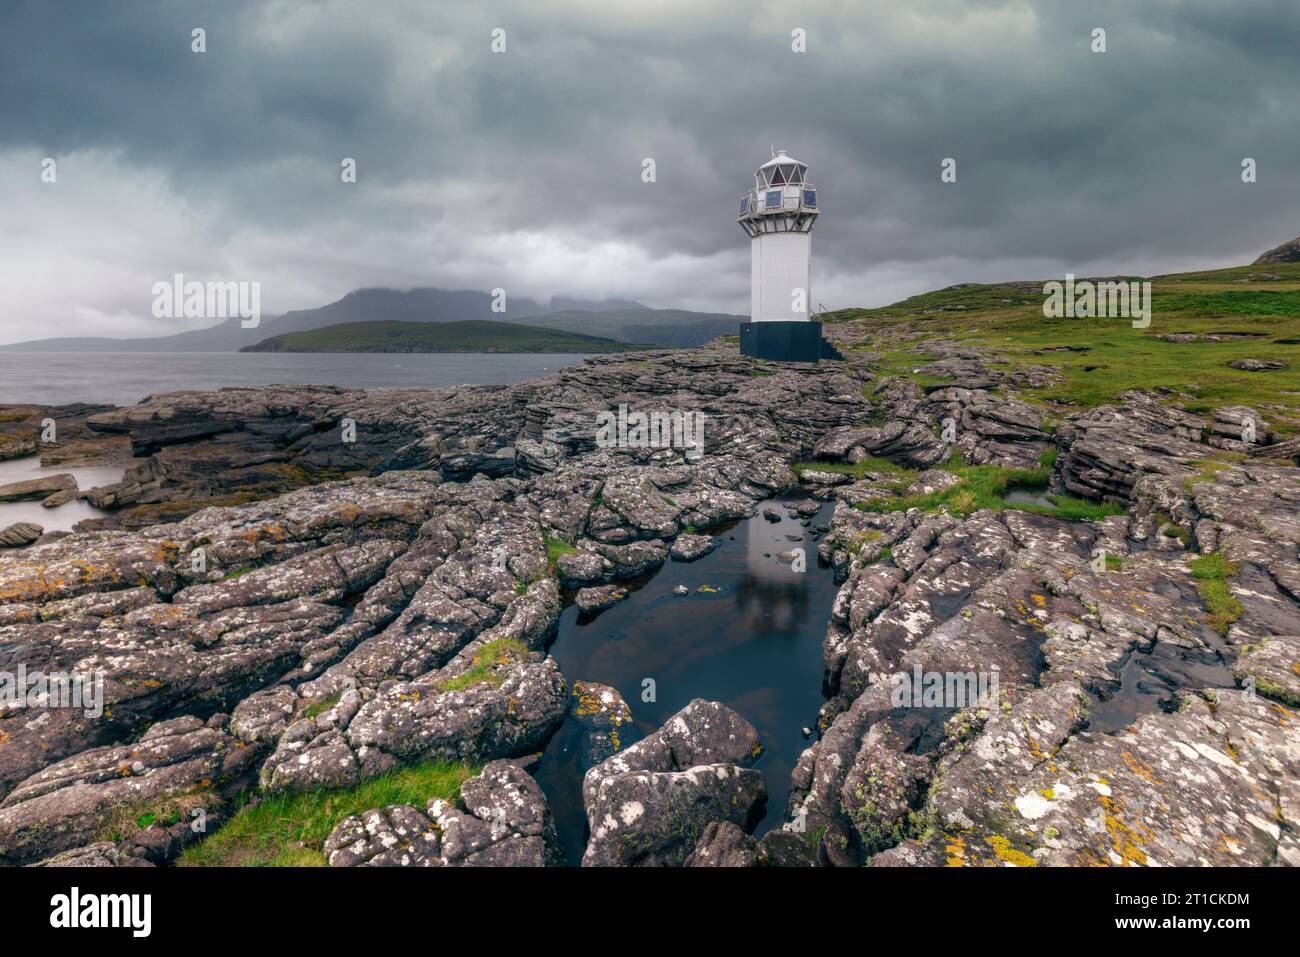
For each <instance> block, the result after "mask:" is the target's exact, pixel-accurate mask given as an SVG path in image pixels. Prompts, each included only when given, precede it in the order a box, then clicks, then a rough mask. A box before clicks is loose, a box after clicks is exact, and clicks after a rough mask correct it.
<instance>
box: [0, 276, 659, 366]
mask: <svg viewBox="0 0 1300 957" xmlns="http://www.w3.org/2000/svg"><path fill="white" fill-rule="evenodd" d="M554 302H556V303H560V304H562V306H563V307H565V308H572V304H573V303H581V306H582V307H584V308H591V309H594V311H602V309H645V307H643V306H641V304H640V303H634V302H630V300H628V299H608V300H584V299H571V298H556V299H555V300H554ZM491 306H493V296H491V295H490V294H489V293H482V291H478V290H447V289H409V290H404V291H399V290H395V289H357V290H355V291H352V293H348V294H347V295H344V296H343V298H342V299H338V300H337V302H333V303H329V304H328V306H321V307H318V308H315V309H295V311H294V312H286V313H285V315H283V316H269V317H268V316H264V317H263V321H261V324H260V325H259V326H256V328H253V329H244V328H243V326H242V325H240V324H239V320H238V319H230V320H226V321H225V322H221V324H220V325H214V326H212V328H209V329H194V330H190V332H185V333H177V334H175V335H159V337H151V338H135V339H110V338H96V337H85V335H79V337H68V338H51V339H32V341H30V342H17V343H13V345H8V346H0V351H6V352H47V351H51V350H59V351H83V352H234V351H238V350H240V348H243V347H244V346H252V345H255V343H257V342H261V341H263V339H265V338H266V337H268V335H281V334H283V333H296V332H304V330H307V329H320V328H322V326H326V325H338V324H339V322H374V321H396V322H459V321H463V320H473V319H481V320H489V321H494V322H511V321H517V320H520V319H528V317H530V316H539V315H542V313H545V312H549V311H550V309H551V307H549V306H542V304H541V303H539V302H537V300H534V299H528V298H516V296H508V298H507V299H506V312H493V309H491ZM174 321H175V322H177V325H179V324H181V322H183V321H185V320H174Z"/></svg>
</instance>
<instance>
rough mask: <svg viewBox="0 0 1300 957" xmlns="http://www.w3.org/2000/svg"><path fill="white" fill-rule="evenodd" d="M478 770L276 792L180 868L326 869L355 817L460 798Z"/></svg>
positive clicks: (415, 768) (433, 765) (187, 855)
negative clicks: (331, 848) (336, 837)
mask: <svg viewBox="0 0 1300 957" xmlns="http://www.w3.org/2000/svg"><path fill="white" fill-rule="evenodd" d="M477 773H478V769H477V768H475V767H472V766H470V765H466V764H447V763H444V762H440V761H436V762H427V763H424V764H417V765H412V766H411V767H406V768H398V769H396V770H394V771H390V772H389V773H388V774H385V775H383V776H381V777H377V778H373V779H372V780H370V781H365V782H363V783H361V784H359V785H357V786H356V787H354V788H347V789H344V790H334V791H312V792H309V793H307V794H277V795H273V796H271V797H267V798H265V799H264V800H262V801H260V802H258V803H257V804H253V805H250V806H247V807H244V808H242V809H241V810H240V811H239V812H238V813H236V814H235V816H234V817H233V818H231V820H230V821H229V822H227V823H226V824H225V825H224V826H223V827H221V828H219V829H218V830H217V831H216V832H214V833H213V834H212V835H211V836H210V837H208V839H207V840H205V841H203V842H202V843H201V844H195V845H192V846H191V847H188V848H186V849H185V851H184V852H183V853H182V854H181V857H180V860H179V861H178V862H177V863H178V864H179V865H180V866H181V867H324V866H325V864H326V861H325V854H324V851H323V847H324V845H325V838H327V837H329V833H330V831H332V830H333V829H334V827H335V826H336V825H337V824H338V823H339V821H341V820H343V819H344V818H345V817H348V816H350V815H353V814H361V813H363V812H365V811H369V810H370V809H371V808H376V807H386V806H388V805H390V804H412V805H415V806H416V807H419V808H423V807H424V805H425V803H426V802H428V800H429V799H430V798H435V797H440V798H444V799H446V800H455V799H456V798H458V797H459V796H460V786H461V784H463V783H464V782H465V781H466V779H468V778H470V777H473V776H474V775H475V774H477Z"/></svg>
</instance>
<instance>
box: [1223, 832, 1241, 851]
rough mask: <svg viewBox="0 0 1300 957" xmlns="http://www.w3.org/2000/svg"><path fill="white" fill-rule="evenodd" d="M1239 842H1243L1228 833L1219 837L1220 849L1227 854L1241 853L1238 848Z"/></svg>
mask: <svg viewBox="0 0 1300 957" xmlns="http://www.w3.org/2000/svg"><path fill="white" fill-rule="evenodd" d="M1239 844H1241V842H1240V841H1238V840H1237V839H1236V838H1232V837H1228V835H1226V834H1224V835H1223V836H1222V837H1220V838H1219V847H1218V849H1219V850H1221V851H1223V852H1225V853H1227V854H1237V853H1239V851H1238V850H1237V846H1238V845H1239Z"/></svg>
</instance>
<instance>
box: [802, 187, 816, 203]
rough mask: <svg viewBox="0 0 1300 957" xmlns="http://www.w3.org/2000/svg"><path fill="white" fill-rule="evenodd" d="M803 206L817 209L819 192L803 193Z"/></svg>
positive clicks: (808, 191) (812, 190) (810, 190)
mask: <svg viewBox="0 0 1300 957" xmlns="http://www.w3.org/2000/svg"><path fill="white" fill-rule="evenodd" d="M803 204H804V205H805V206H813V207H815V206H816V205H817V190H815V189H805V190H804V191H803Z"/></svg>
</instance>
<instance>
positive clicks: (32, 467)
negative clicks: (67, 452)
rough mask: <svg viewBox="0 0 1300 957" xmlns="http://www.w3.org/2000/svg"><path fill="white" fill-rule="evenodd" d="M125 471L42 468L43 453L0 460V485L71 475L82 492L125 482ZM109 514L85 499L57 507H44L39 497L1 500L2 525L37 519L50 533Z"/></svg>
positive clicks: (111, 467)
mask: <svg viewBox="0 0 1300 957" xmlns="http://www.w3.org/2000/svg"><path fill="white" fill-rule="evenodd" d="M124 471H125V469H124V467H123V466H121V465H95V466H76V465H74V466H66V465H55V466H51V467H50V468H42V467H41V459H40V456H36V455H33V456H29V457H27V458H23V459H10V460H9V461H7V462H0V485H8V484H9V483H10V482H25V481H27V480H28V479H35V478H46V477H49V476H51V475H62V474H70V475H72V476H73V477H74V478H75V479H76V480H77V487H78V488H80V489H81V490H82V491H83V492H84V491H87V490H88V489H92V488H96V487H97V486H100V485H111V484H112V483H114V482H120V481H122V474H123V472H124ZM107 514H108V513H107V512H105V511H103V510H102V509H98V508H95V507H94V506H93V505H91V504H90V503H89V502H87V501H85V500H84V499H73V500H72V501H71V502H65V503H64V504H62V505H60V506H58V507H57V508H45V507H43V506H42V505H41V500H40V499H32V500H30V501H25V502H0V528H7V527H9V526H10V525H13V524H14V523H15V522H34V523H35V524H37V525H40V526H41V527H42V528H44V529H45V530H46V531H47V532H67V531H71V530H72V526H73V525H75V524H77V522H80V521H81V520H82V519H86V518H102V517H103V516H105V515H107Z"/></svg>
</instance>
